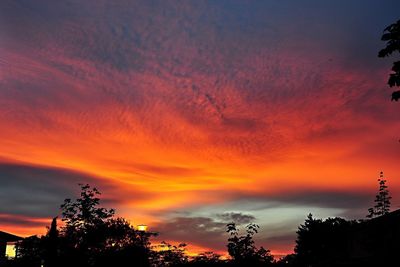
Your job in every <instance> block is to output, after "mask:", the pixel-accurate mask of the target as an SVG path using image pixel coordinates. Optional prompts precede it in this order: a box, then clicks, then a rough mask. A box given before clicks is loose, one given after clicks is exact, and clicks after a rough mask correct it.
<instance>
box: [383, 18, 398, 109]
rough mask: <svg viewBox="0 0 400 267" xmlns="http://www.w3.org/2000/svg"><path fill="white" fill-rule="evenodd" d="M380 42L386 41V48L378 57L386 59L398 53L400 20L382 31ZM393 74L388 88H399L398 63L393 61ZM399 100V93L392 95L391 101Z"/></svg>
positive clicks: (395, 92)
mask: <svg viewBox="0 0 400 267" xmlns="http://www.w3.org/2000/svg"><path fill="white" fill-rule="evenodd" d="M383 32H384V34H383V35H382V41H386V47H385V48H383V49H382V50H380V51H379V54H378V56H379V57H387V56H390V55H392V53H393V52H400V20H398V21H397V22H396V23H393V24H391V25H389V26H388V27H386V28H385V29H384V31H383ZM392 71H393V73H391V74H390V76H389V80H388V84H389V86H390V87H393V86H400V61H395V62H394V63H393V67H392ZM399 99H400V91H394V92H393V93H392V101H393V100H396V101H398V100H399Z"/></svg>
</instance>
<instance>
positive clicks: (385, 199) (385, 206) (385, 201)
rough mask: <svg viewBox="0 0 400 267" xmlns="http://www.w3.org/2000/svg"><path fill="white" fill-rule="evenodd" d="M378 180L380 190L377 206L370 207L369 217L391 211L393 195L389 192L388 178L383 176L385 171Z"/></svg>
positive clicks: (376, 201)
mask: <svg viewBox="0 0 400 267" xmlns="http://www.w3.org/2000/svg"><path fill="white" fill-rule="evenodd" d="M378 182H379V191H378V194H376V197H375V206H374V207H373V208H369V209H368V212H369V214H368V215H367V217H368V218H374V217H378V216H382V215H385V214H387V213H389V212H390V199H392V197H391V196H390V194H389V190H388V186H387V185H386V179H385V178H384V176H383V172H381V173H380V175H379V179H378Z"/></svg>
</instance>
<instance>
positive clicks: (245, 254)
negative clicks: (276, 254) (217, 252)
mask: <svg viewBox="0 0 400 267" xmlns="http://www.w3.org/2000/svg"><path fill="white" fill-rule="evenodd" d="M226 227H227V230H226V232H228V233H229V234H230V237H229V238H228V245H227V246H228V253H229V255H230V256H231V257H232V259H233V261H234V263H235V264H236V265H238V266H258V265H262V266H268V265H270V264H272V262H273V260H274V258H273V256H272V255H271V253H270V251H269V250H266V249H265V248H263V247H260V248H259V249H257V248H256V246H255V243H254V240H253V236H254V235H255V234H256V233H258V229H259V228H260V227H259V226H258V225H257V224H254V223H250V224H248V225H247V226H246V235H242V236H240V235H239V229H238V228H237V227H236V224H235V223H233V222H232V223H229V224H227V226H226Z"/></svg>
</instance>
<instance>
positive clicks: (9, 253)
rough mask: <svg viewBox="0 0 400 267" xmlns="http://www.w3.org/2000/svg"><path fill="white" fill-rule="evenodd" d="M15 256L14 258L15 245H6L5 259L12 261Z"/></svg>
mask: <svg viewBox="0 0 400 267" xmlns="http://www.w3.org/2000/svg"><path fill="white" fill-rule="evenodd" d="M15 256H16V249H15V243H7V247H6V257H7V258H11V259H13V258H15Z"/></svg>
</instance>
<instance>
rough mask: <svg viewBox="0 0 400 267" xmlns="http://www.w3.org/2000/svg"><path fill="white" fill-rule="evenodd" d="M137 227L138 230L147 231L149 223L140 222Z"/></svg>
mask: <svg viewBox="0 0 400 267" xmlns="http://www.w3.org/2000/svg"><path fill="white" fill-rule="evenodd" d="M137 229H138V231H141V232H146V231H147V225H145V224H139V225H138V226H137Z"/></svg>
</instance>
